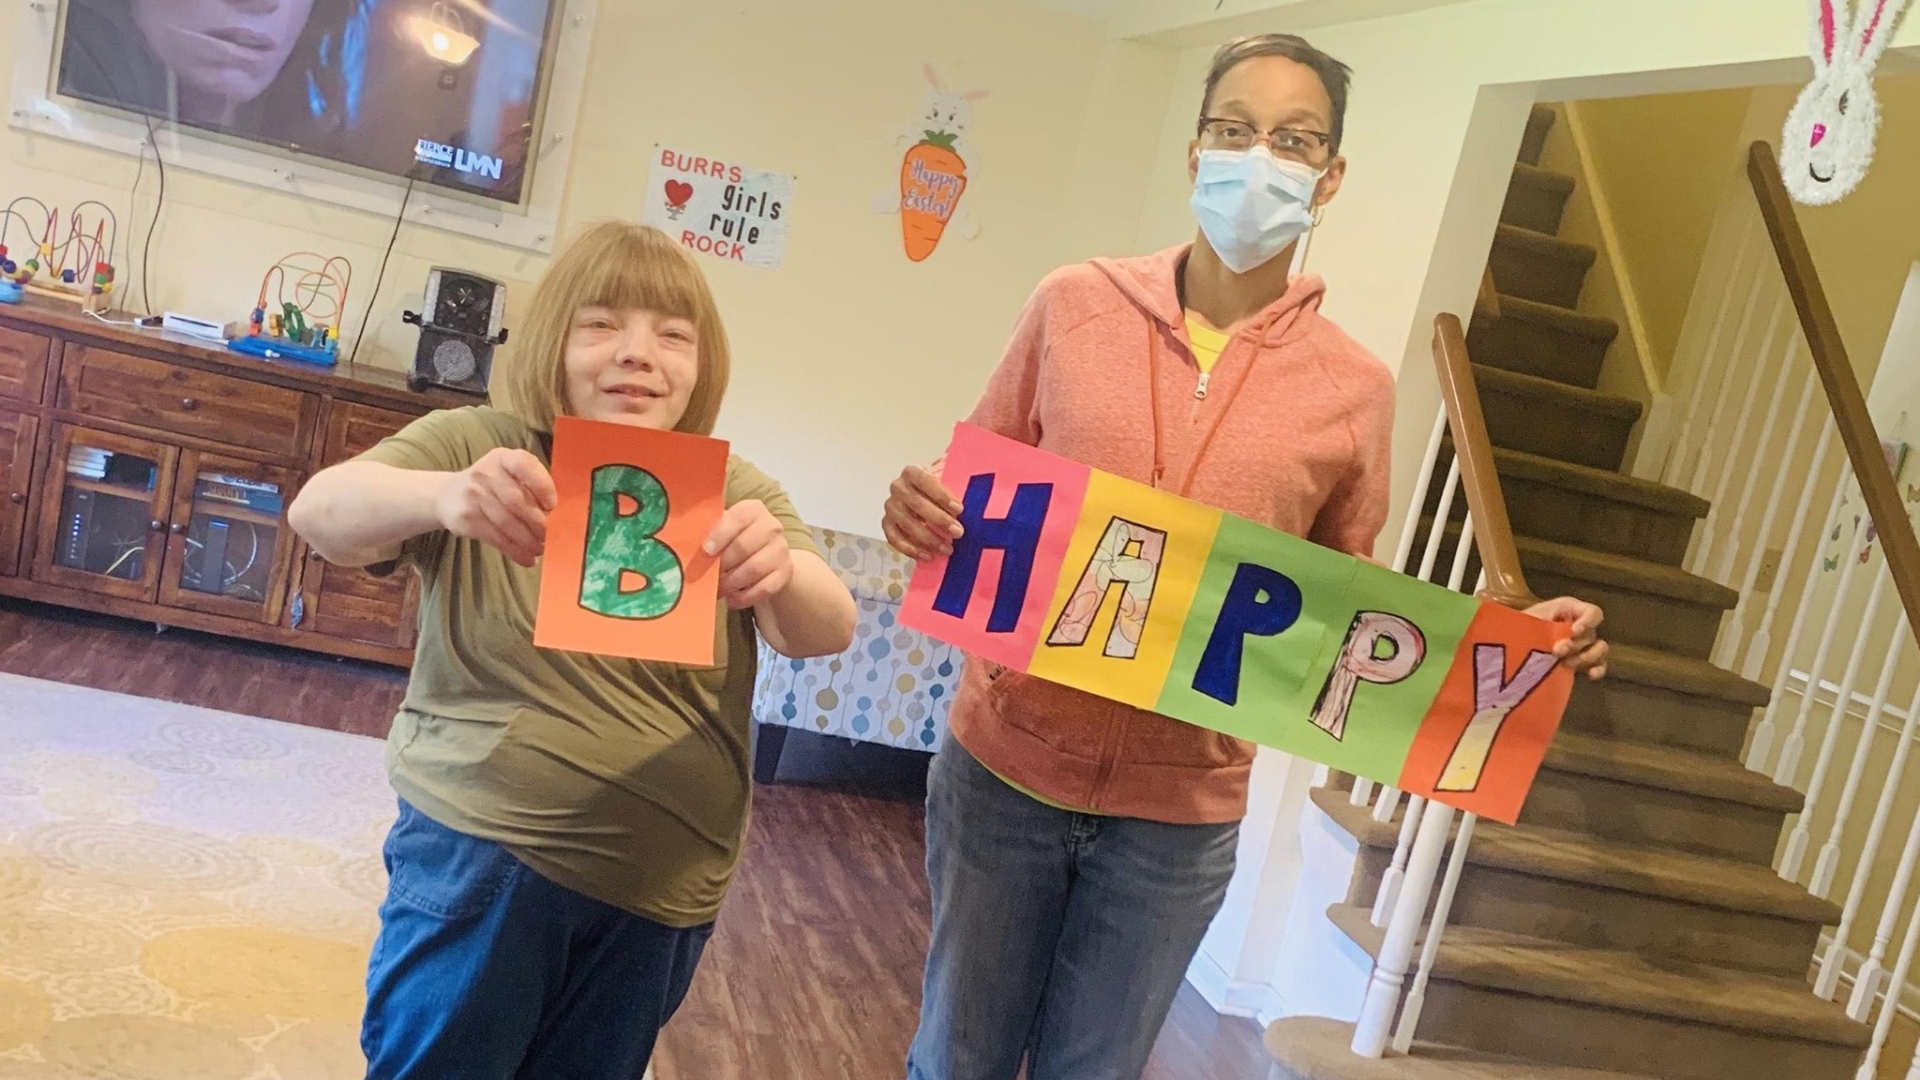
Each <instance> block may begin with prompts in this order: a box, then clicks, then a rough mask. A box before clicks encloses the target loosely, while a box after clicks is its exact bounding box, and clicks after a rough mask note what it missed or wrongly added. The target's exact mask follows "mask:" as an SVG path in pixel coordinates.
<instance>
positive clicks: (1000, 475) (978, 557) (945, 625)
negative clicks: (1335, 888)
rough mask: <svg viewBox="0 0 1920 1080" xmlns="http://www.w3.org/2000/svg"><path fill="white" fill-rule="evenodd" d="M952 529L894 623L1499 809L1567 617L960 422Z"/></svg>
mask: <svg viewBox="0 0 1920 1080" xmlns="http://www.w3.org/2000/svg"><path fill="white" fill-rule="evenodd" d="M941 476H942V480H943V481H944V482H945V483H946V485H947V487H948V488H949V489H951V490H952V491H953V492H955V494H956V495H957V496H959V498H960V501H961V505H962V510H961V512H960V524H961V527H962V530H963V535H962V536H961V537H960V538H959V539H957V540H955V541H954V544H953V553H952V554H951V555H948V556H946V557H945V558H941V559H936V560H932V561H930V562H926V563H922V564H920V565H919V566H918V567H916V568H915V570H914V575H913V581H912V583H911V585H910V586H909V588H908V590H907V596H906V599H905V601H904V603H903V605H902V608H901V615H900V622H901V624H902V625H905V626H909V627H912V628H913V629H916V630H920V631H922V632H923V633H926V634H929V635H931V636H933V637H936V638H939V639H940V640H942V641H946V642H949V643H951V644H953V645H957V646H959V647H960V648H962V649H965V650H967V651H968V652H970V653H972V654H974V655H975V656H979V657H983V658H987V659H990V660H992V661H994V662H996V663H999V664H1001V665H1003V666H1005V667H1009V668H1013V669H1014V670H1017V671H1023V672H1026V673H1027V674H1029V675H1033V676H1036V677H1039V678H1043V679H1046V680H1048V681H1050V682H1055V683H1059V684H1061V685H1064V686H1070V687H1074V688H1076V689H1079V690H1083V691H1086V692H1087V693H1091V694H1097V695H1099V696H1101V697H1105V698H1109V699H1112V700H1114V701H1119V702H1124V703H1126V704H1128V705H1132V706H1134V707H1136V708H1141V709H1148V710H1151V711H1153V712H1157V713H1159V714H1161V715H1163V716H1169V717H1172V718H1174V719H1176V720H1182V721H1185V722H1187V723H1190V724H1194V725H1196V726H1199V727H1204V728H1208V729H1211V730H1214V731H1219V732H1223V733H1225V734H1228V735H1232V736H1235V737H1237V738H1241V739H1246V740H1248V741H1250V742H1255V743H1259V744H1261V745H1264V746H1271V747H1274V748H1275V749H1278V750H1283V751H1285V752H1287V753H1290V754H1297V755H1299V756H1301V757H1304V758H1307V759H1309V760H1312V761H1317V762H1321V763H1323V764H1326V765H1331V766H1333V767H1334V768H1337V769H1340V770H1342V771H1345V772H1350V773H1353V774H1355V775H1357V776H1363V777H1366V778H1368V779H1371V780H1376V781H1379V782H1381V783H1386V784H1392V785H1394V786H1396V787H1399V788H1400V789H1402V790H1404V791H1408V792H1411V793H1413V794H1416V795H1421V796H1424V797H1427V798H1431V799H1434V800H1436V801H1438V802H1442V803H1445V804H1447V805H1450V806H1456V807H1459V808H1461V809H1464V810H1469V811H1472V812H1474V813H1477V814H1482V815H1484V816H1486V817H1489V818H1492V819H1494V820H1498V821H1504V822H1508V823H1511V822H1513V821H1514V820H1516V819H1517V818H1518V817H1519V815H1520V808H1521V805H1522V804H1523V803H1524V802H1525V800H1526V795H1527V791H1528V789H1529V788H1531V787H1532V785H1533V778H1534V775H1535V773H1537V772H1538V771H1539V768H1540V762H1541V760H1542V758H1543V757H1544V756H1545V754H1546V752H1547V746H1548V744H1549V743H1551V742H1552V740H1553V736H1554V733H1555V732H1556V731H1557V730H1558V729H1559V725H1560V717H1561V714H1562V713H1563V712H1564V711H1565V709H1566V706H1567V701H1568V698H1569V697H1570V696H1571V694H1572V692H1573V674H1572V672H1571V671H1569V670H1568V669H1567V668H1566V667H1564V666H1562V665H1561V664H1559V663H1558V662H1557V661H1556V659H1555V657H1554V649H1555V648H1556V646H1558V645H1559V643H1560V642H1562V641H1565V640H1566V638H1567V634H1568V630H1567V628H1566V627H1565V626H1562V625H1559V624H1555V623H1550V622H1546V621H1544V620H1541V619H1536V618H1534V617H1532V616H1530V615H1526V614H1523V613H1520V612H1516V611H1510V610H1508V609H1505V608H1501V607H1498V606H1497V605H1493V604H1489V603H1485V602H1483V601H1481V600H1479V599H1477V598H1475V597H1473V596H1468V595H1465V594H1463V593H1457V592H1453V591H1451V590H1448V589H1443V588H1440V587H1439V586H1437V585H1431V584H1428V583H1426V582H1424V581H1420V580H1418V579H1416V578H1412V577H1408V576H1406V575H1404V574H1396V573H1393V572H1391V571H1388V570H1384V569H1382V568H1380V567H1377V566H1374V565H1372V564H1371V563H1367V562H1364V561H1363V560H1360V559H1356V558H1354V557H1352V556H1350V555H1345V554H1342V553H1340V552H1337V551H1332V550H1329V549H1327V548H1323V547H1321V546H1319V545H1317V544H1314V543H1311V542H1309V541H1307V540H1303V539H1301V538H1300V537H1297V536H1290V535H1288V534H1286V533H1282V532H1279V531H1277V530H1274V529H1270V528H1267V527H1265V526H1262V525H1258V524H1255V523H1253V522H1250V521H1247V520H1244V519H1242V518H1237V517H1234V516H1232V515H1230V514H1225V513H1222V512H1220V511H1218V510H1215V509H1212V508H1210V507H1206V506H1202V505H1201V504H1199V503H1196V502H1192V501H1190V500H1187V499H1183V498H1180V497H1178V496H1175V495H1173V494H1171V493H1169V492H1165V491H1160V490H1158V489H1155V488H1151V487H1148V486H1147V485H1145V484H1140V483H1136V482H1134V481H1131V480H1126V479H1122V478H1121V477H1118V476H1114V475H1112V474H1110V473H1104V472H1100V471H1099V470H1096V469H1092V468H1089V467H1088V466H1085V465H1081V464H1078V463H1076V462H1072V461H1069V460H1067V459H1065V458H1062V457H1059V456H1057V455H1054V454H1049V453H1047V452H1045V451H1043V450H1038V449H1035V448H1034V447H1031V446H1026V445H1024V444H1021V443H1018V442H1015V441H1013V440H1011V439H1005V438H1002V437H1000V436H998V435H994V434H991V433H989V432H986V431H982V430H980V429H978V428H974V427H970V426H968V425H965V424H962V425H960V426H959V427H958V428H956V429H955V432H954V438H953V443H952V445H951V446H950V447H949V448H948V451H947V455H946V459H945V464H944V466H943V469H942V474H941Z"/></svg>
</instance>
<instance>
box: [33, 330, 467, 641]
mask: <svg viewBox="0 0 1920 1080" xmlns="http://www.w3.org/2000/svg"><path fill="white" fill-rule="evenodd" d="M111 317H112V318H116V319H125V318H127V316H125V315H120V314H118V313H116V314H115V315H113V316H111ZM476 401H477V399H475V398H471V397H466V396H463V395H459V394H454V393H451V392H446V391H437V390H436V391H427V392H423V393H420V392H415V391H412V390H409V389H408V388H407V385H406V378H405V376H403V375H401V374H400V373H397V372H390V371H379V370H367V369H353V370H349V369H347V368H346V367H345V366H344V365H342V366H341V367H338V368H321V367H313V366H309V365H305V364H296V363H282V362H275V361H268V360H257V359H254V358H252V357H249V356H243V355H241V354H239V353H235V352H230V351H228V350H226V349H223V348H219V347H216V346H211V345H209V344H207V343H205V342H201V341H197V340H195V339H193V338H188V337H183V336H180V335H176V334H165V333H161V332H160V331H158V330H144V329H137V328H134V327H131V326H112V325H108V324H106V323H103V322H101V321H99V320H98V319H94V318H92V317H89V316H87V315H85V314H83V313H82V312H81V311H80V309H79V307H78V305H76V304H74V303H71V302H62V301H59V300H49V299H42V298H38V297H33V296H29V297H28V298H27V299H26V300H25V302H23V303H20V304H0V596H15V597H24V598H26V599H29V600H34V601H39V602H41V603H48V604H60V605H63V606H66V607H73V608H84V609H86V610H89V611H100V612H106V613H108V614H112V615H122V616H127V617H129V618H135V619H141V620H145V621H149V622H153V623H156V624H160V625H166V626H180V627H185V628H189V629H193V630H204V631H208V632H211V633H216V634H228V635H231V636H233V637H240V638H247V639H250V640H254V641H268V642H274V643H277V644H281V645H291V646H293V647H295V648H300V649H311V650H313V651H315V652H323V653H330V654H333V655H336V656H351V657H358V658H360V659H364V660H376V661H380V662H383V663H388V664H396V665H400V666H403V667H404V666H407V665H409V664H411V663H412V661H413V638H414V617H415V609H416V606H417V601H418V597H419V583H418V582H417V581H416V580H414V578H413V575H410V574H403V575H395V576H394V577H392V578H387V579H382V578H376V577H373V576H372V575H369V574H366V573H363V572H361V571H358V570H346V569H342V568H340V567H336V566H328V565H327V564H326V563H325V562H323V561H322V560H321V559H320V558H319V557H318V556H315V555H312V554H311V553H309V552H308V550H307V547H306V545H305V544H303V543H301V542H300V540H299V538H298V537H296V536H295V535H294V534H293V531H292V530H291V529H289V528H287V523H286V516H285V506H286V504H288V503H290V502H292V501H293V496H294V493H295V492H297V491H298V490H299V487H300V484H301V483H302V482H304V481H305V480H306V478H307V477H308V476H311V475H312V474H313V473H314V472H316V471H318V470H320V469H322V468H324V467H326V466H328V465H331V464H333V463H335V462H338V461H344V460H346V459H347V458H350V457H352V456H353V455H355V454H357V453H359V452H360V451H362V450H365V449H366V448H367V447H369V446H372V445H373V444H374V443H376V442H378V441H379V440H380V439H382V438H385V437H386V436H387V435H389V434H391V433H393V432H395V431H398V430H399V429H400V428H401V427H404V426H405V425H406V424H407V423H408V422H409V421H411V420H412V419H413V418H414V417H416V416H419V415H421V414H423V413H426V412H430V411H432V410H434V409H439V408H448V407H455V406H460V405H469V404H474V403H475V402H476Z"/></svg>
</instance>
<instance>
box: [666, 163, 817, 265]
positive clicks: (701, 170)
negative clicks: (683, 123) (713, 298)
mask: <svg viewBox="0 0 1920 1080" xmlns="http://www.w3.org/2000/svg"><path fill="white" fill-rule="evenodd" d="M792 206H793V177H792V176H789V175H787V174H786V173H776V172H768V171H766V170H765V169H753V168H748V167H747V166H745V165H742V164H740V163H739V162H737V161H728V160H727V159H725V158H721V157H715V156H712V155H709V154H702V153H696V152H694V151H689V150H676V149H673V148H671V147H665V146H656V147H654V148H653V169H652V175H650V176H649V177H648V178H647V193H646V206H645V208H644V210H643V211H642V214H641V218H640V220H641V221H642V222H643V223H645V224H648V225H652V226H653V227H654V228H657V229H659V230H660V231H662V232H664V233H666V234H667V235H668V236H671V237H673V238H674V239H675V240H677V241H679V242H680V243H681V244H683V245H685V246H686V247H689V248H692V249H693V250H695V251H697V252H699V253H701V254H702V255H711V256H713V257H714V258H716V259H726V260H728V261H730V262H738V263H746V264H747V265H749V266H764V267H767V268H768V269H772V268H773V267H776V266H779V265H780V261H781V259H782V258H784V257H785V255H786V252H787V221H788V219H789V218H790V216H791V211H792Z"/></svg>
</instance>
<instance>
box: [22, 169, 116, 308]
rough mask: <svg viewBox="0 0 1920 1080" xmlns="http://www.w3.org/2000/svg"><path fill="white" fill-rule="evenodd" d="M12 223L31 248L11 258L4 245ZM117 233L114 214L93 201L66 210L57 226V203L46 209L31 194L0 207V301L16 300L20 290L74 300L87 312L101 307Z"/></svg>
mask: <svg viewBox="0 0 1920 1080" xmlns="http://www.w3.org/2000/svg"><path fill="white" fill-rule="evenodd" d="M89 211H91V217H89V216H88V213H89ZM89 222H91V224H92V228H91V229H89V228H88V224H89ZM16 225H17V226H18V227H19V228H21V229H23V230H25V231H26V234H27V241H28V242H29V243H31V244H32V249H31V251H32V253H31V254H29V255H27V256H26V257H25V258H22V259H16V258H14V256H13V255H12V254H11V253H10V251H9V249H8V246H7V241H8V239H9V238H10V237H11V236H12V231H13V229H14V228H15V226H16ZM119 235H120V221H119V219H118V218H116V217H115V216H114V214H113V211H112V210H110V209H108V208H107V206H106V205H105V204H103V203H100V202H98V201H96V200H93V199H88V200H86V201H85V202H82V203H80V204H79V205H77V206H75V207H74V208H73V209H72V210H71V211H69V212H68V214H67V216H66V227H65V228H64V229H62V228H61V217H60V210H59V209H58V208H57V207H56V208H52V209H49V208H48V207H47V204H46V203H43V202H41V201H40V200H39V199H36V198H34V197H33V196H31V195H22V196H20V197H19V198H17V199H14V200H13V201H12V202H10V203H8V204H7V205H6V208H5V209H0V280H4V281H5V282H6V283H7V284H8V286H10V287H9V288H7V289H5V290H4V291H0V300H7V301H8V302H18V300H19V294H20V293H23V292H32V293H37V294H39V295H42V296H53V297H59V298H61V299H65V300H77V301H78V302H79V303H80V307H81V308H82V309H83V310H86V311H94V312H98V311H105V310H106V309H107V306H108V304H109V303H110V301H109V300H108V299H107V297H108V296H109V294H111V293H112V292H113V277H114V274H113V253H114V251H115V250H116V245H117V244H118V243H119ZM9 297H10V299H9Z"/></svg>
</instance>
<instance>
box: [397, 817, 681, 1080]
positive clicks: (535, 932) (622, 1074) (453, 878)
mask: <svg viewBox="0 0 1920 1080" xmlns="http://www.w3.org/2000/svg"><path fill="white" fill-rule="evenodd" d="M384 854H385V856H386V863H387V873H388V874H389V875H390V883H389V885H388V890H387V900H386V903H384V904H382V905H381V906H380V936H379V938H377V939H376V940H375V941H374V945H373V956H372V958H371V960H370V961H369V964H368V971H367V1015H366V1019H365V1021H364V1023H363V1024H362V1026H361V1031H360V1045H361V1049H363V1050H364V1051H365V1052H366V1055H367V1080H639V1077H640V1074H641V1072H642V1071H644V1070H645V1069H646V1066H647V1059H648V1058H650V1057H652V1056H653V1043H654V1038H655V1037H656V1036H657V1035H658V1034H659V1033H660V1028H661V1026H662V1025H664V1024H665V1023H666V1022H667V1018H668V1017H670V1016H672V1015H673V1011H674V1010H675V1009H677V1008H679V1007H680V1001H681V999H682V998H684V997H685V996H686V993H687V985H688V984H689V983H690V982H692V981H693V969H694V967H695V966H696V965H697V964H699V962H700V953H701V950H702V949H704V948H705V947H706V943H707V937H708V935H709V934H711V933H712V931H713V927H712V925H711V924H709V925H707V926H700V927H694V928H692V929H688V930H676V929H674V928H672V927H668V926H663V925H661V924H659V923H656V922H652V921H650V920H648V919H643V918H641V917H640V916H638V915H634V914H631V913H629V912H626V911H622V910H620V909H619V908H616V907H614V906H612V905H611V904H604V903H601V902H600V901H598V900H595V899H592V898H591V897H587V896H582V895H581V894H579V893H577V892H574V891H573V890H571V889H567V888H563V887H561V886H559V885H556V884H554V883H553V882H551V881H549V880H547V879H546V878H543V877H541V876H540V875H539V874H536V873H534V872H533V871H532V870H530V869H528V868H527V866H526V864H524V863H522V862H521V861H520V860H518V859H516V858H514V857H513V856H512V855H510V854H508V853H507V851H506V849H504V848H502V847H501V846H500V845H499V844H495V843H492V842H490V841H486V840H480V839H476V838H474V837H471V836H468V835H466V834H465V833H461V832H456V831H454V830H453V829H449V828H447V827H446V826H444V825H442V824H440V823H439V822H436V821H434V820H433V819H432V818H429V817H427V816H426V815H425V814H423V813H421V812H420V811H418V810H416V809H414V808H413V807H412V806H411V805H409V804H408V803H407V802H406V801H405V800H402V801H401V803H400V819H399V820H398V821H396V822H394V826H393V831H392V832H391V833H389V834H388V835H387V844H386V849H385V852H384Z"/></svg>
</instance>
